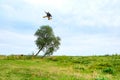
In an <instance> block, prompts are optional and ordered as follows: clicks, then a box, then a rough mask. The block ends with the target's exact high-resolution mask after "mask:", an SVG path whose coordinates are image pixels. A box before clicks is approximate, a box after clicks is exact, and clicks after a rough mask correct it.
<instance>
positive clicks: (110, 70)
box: [103, 67, 114, 74]
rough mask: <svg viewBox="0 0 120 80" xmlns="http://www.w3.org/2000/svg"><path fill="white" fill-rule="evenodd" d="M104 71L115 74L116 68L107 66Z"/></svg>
mask: <svg viewBox="0 0 120 80" xmlns="http://www.w3.org/2000/svg"><path fill="white" fill-rule="evenodd" d="M103 72H104V73H108V74H113V73H114V70H113V69H112V68H111V67H107V68H105V69H103Z"/></svg>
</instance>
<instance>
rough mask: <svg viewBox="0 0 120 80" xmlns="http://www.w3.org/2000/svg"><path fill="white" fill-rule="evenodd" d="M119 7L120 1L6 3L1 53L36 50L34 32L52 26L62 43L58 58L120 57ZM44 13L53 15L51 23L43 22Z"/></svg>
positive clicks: (12, 0)
mask: <svg viewBox="0 0 120 80" xmlns="http://www.w3.org/2000/svg"><path fill="white" fill-rule="evenodd" d="M119 4H120V1H119V0H99V1H98V0H20V1H15V0H10V1H9V0H5V1H3V0H2V1H0V11H1V12H0V17H1V18H0V32H1V33H3V34H0V49H1V50H0V53H11V52H16V53H19V52H20V53H21V52H23V53H27V52H29V51H31V50H34V49H33V48H35V49H36V47H35V43H34V39H35V38H34V32H35V30H37V28H38V27H39V26H41V25H50V26H51V27H52V28H53V30H54V32H55V34H56V35H58V36H60V37H61V39H62V41H61V47H60V50H59V51H58V52H56V53H55V54H63V55H93V54H106V53H109V54H112V53H120V50H119V47H120V42H119V41H120V32H119V29H120V23H119V21H120V10H119V9H120V5H119ZM44 11H50V12H51V13H52V15H53V19H52V20H51V21H48V20H47V19H44V18H42V16H44V15H45V13H44ZM6 36H8V37H6ZM10 46H12V47H15V49H13V48H11V47H10ZM3 48H4V49H3ZM19 50H21V51H19Z"/></svg>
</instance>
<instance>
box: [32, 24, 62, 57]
mask: <svg viewBox="0 0 120 80" xmlns="http://www.w3.org/2000/svg"><path fill="white" fill-rule="evenodd" d="M35 36H37V39H36V41H35V43H36V45H37V47H38V49H39V50H38V52H37V53H36V54H35V55H34V56H37V55H38V54H39V53H40V51H43V52H44V55H43V57H45V56H50V55H52V54H53V52H54V51H57V50H58V49H59V45H60V38H59V37H58V36H57V37H56V36H55V35H54V32H53V30H52V28H51V27H50V26H48V25H44V26H41V27H40V28H39V29H38V30H37V31H36V32H35Z"/></svg>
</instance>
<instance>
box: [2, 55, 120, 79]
mask: <svg viewBox="0 0 120 80" xmlns="http://www.w3.org/2000/svg"><path fill="white" fill-rule="evenodd" d="M0 80H120V56H119V55H113V56H108V55H107V56H86V57H85V56H52V57H46V58H43V59H41V58H40V57H36V58H32V57H31V56H14V55H11V56H0Z"/></svg>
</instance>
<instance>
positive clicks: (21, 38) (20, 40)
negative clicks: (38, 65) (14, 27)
mask: <svg viewBox="0 0 120 80" xmlns="http://www.w3.org/2000/svg"><path fill="white" fill-rule="evenodd" d="M0 32H1V33H2V34H0V40H1V41H0V53H4V54H5V53H6V54H11V53H18V54H19V53H26V54H27V53H31V51H32V50H35V49H36V46H35V43H34V41H35V37H34V36H33V35H30V34H21V33H16V32H13V31H7V30H6V31H4V30H0Z"/></svg>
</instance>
